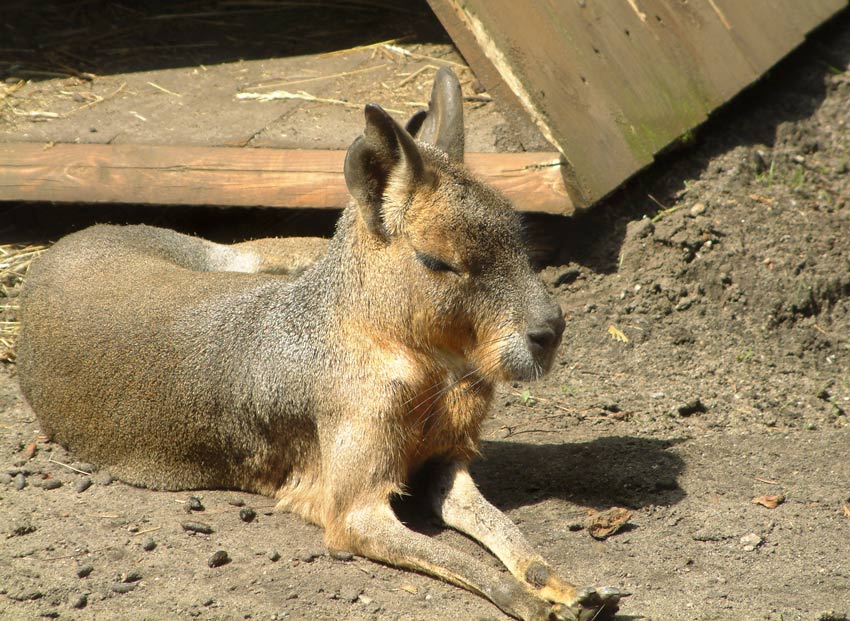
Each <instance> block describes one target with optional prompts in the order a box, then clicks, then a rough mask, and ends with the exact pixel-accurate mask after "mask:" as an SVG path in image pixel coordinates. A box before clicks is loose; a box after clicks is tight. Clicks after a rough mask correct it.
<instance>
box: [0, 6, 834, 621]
mask: <svg viewBox="0 0 850 621" xmlns="http://www.w3.org/2000/svg"><path fill="white" fill-rule="evenodd" d="M331 129H332V128H331ZM492 130H493V128H492V127H489V128H488V129H487V132H489V133H487V132H485V133H484V134H481V135H489V136H490V137H491V138H492V140H494V141H495V140H496V133H501V134H504V133H505V131H506V130H505V129H501V130H499V132H493V131H492ZM482 140H483V139H482ZM493 146H494V147H495V146H496V145H495V142H494V145H493ZM57 209H58V208H57V207H56V206H46V205H5V206H2V207H0V234H2V239H0V242H3V243H7V244H8V243H11V242H15V243H18V244H23V243H27V242H40V241H42V240H44V239H47V238H54V239H55V237H56V236H58V235H59V234H61V233H63V232H66V231H68V230H72V229H76V228H80V227H81V226H84V225H86V224H88V223H91V222H93V221H97V220H103V219H111V220H116V219H119V220H120V219H123V220H126V221H139V220H144V221H153V222H156V223H158V224H167V225H172V226H176V227H179V228H181V229H183V230H191V231H199V232H202V233H207V234H210V235H212V236H214V237H217V238H222V237H228V236H230V237H235V238H240V237H248V236H251V235H252V234H256V232H257V231H258V230H260V231H266V232H267V231H275V232H282V233H293V232H303V231H304V230H311V231H313V232H320V233H321V232H328V231H329V229H330V226H331V225H332V222H331V221H330V220H331V219H330V218H327V217H326V218H325V220H322V219H318V220H317V219H311V217H310V216H305V215H303V214H292V213H287V212H285V211H275V212H268V211H257V210H228V211H217V210H214V211H212V212H210V211H207V210H191V209H187V210H180V211H179V213H175V212H174V211H171V212H169V215H163V213H162V210H155V209H151V208H148V209H136V210H128V209H122V210H109V209H107V208H104V207H100V208H94V207H85V206H81V207H76V208H62V210H63V214H62V217H58V215H57ZM246 221H247V223H246ZM252 223H253V226H252ZM311 227H312V228H311ZM528 229H529V236H530V240H531V244H532V246H533V249H534V256H535V258H536V260H538V261H539V262H540V263H541V264H542V265H543V266H544V267H543V270H542V275H543V278H544V280H545V282H546V283H547V285H548V286H549V287H550V288H551V290H552V292H553V293H554V295H555V296H557V299H558V300H559V302H560V303H561V304H562V306H563V308H564V310H565V313H566V316H567V319H568V327H567V332H566V334H565V338H564V342H563V344H562V346H561V351H560V355H559V363H558V364H557V366H556V368H555V369H554V370H553V372H552V373H551V374H550V375H549V376H547V377H546V378H544V379H543V380H542V381H539V382H537V383H534V384H528V385H526V384H516V385H508V386H504V387H502V389H501V391H500V393H499V396H498V399H497V401H496V404H495V407H494V409H493V412H492V416H491V418H490V419H489V421H488V422H487V424H486V427H485V432H484V439H483V444H482V452H483V459H482V460H480V462H478V464H477V465H476V467H475V475H476V478H477V481H478V482H479V484H480V487H481V488H482V490H483V492H484V493H485V495H486V496H487V497H489V498H490V499H491V500H492V501H493V502H494V503H495V504H496V505H498V506H499V507H501V508H502V509H503V510H505V511H506V512H507V513H508V514H509V515H510V516H511V518H512V519H513V520H514V521H515V522H516V523H518V524H519V526H520V528H521V529H522V530H523V531H524V532H525V533H526V534H527V535H528V537H529V539H530V540H531V541H532V542H533V543H534V544H535V545H536V546H537V548H538V549H539V550H540V551H541V552H542V553H543V554H544V556H546V557H547V558H548V559H550V560H551V562H552V563H553V564H554V565H555V566H556V567H558V568H559V569H560V570H562V572H563V574H565V575H566V576H567V577H569V578H571V579H573V580H574V581H575V582H577V583H579V584H581V585H584V584H596V585H605V584H613V585H617V586H621V587H623V588H625V589H626V590H628V591H630V592H632V593H633V595H632V596H631V597H629V598H627V599H626V600H624V602H623V604H622V606H621V614H620V615H619V616H618V619H622V620H624V621H625V620H627V619H644V620H646V619H652V620H655V621H659V620H664V621H668V620H671V621H675V620H688V621H690V620H705V621H717V620H727V619H728V620H750V619H752V620H770V621H780V620H782V621H796V620H800V621H839V620H844V621H846V620H847V619H848V615H850V424H848V419H849V418H850V241H848V235H850V15H848V14H847V12H845V13H844V14H843V15H842V16H840V17H839V18H838V19H837V20H834V21H833V22H832V23H831V24H829V25H827V26H826V27H825V28H822V29H821V30H820V31H818V32H817V33H815V34H814V35H813V36H812V37H811V39H810V41H809V42H808V43H807V44H805V46H804V47H803V48H802V49H801V50H798V51H797V52H795V53H794V54H793V55H792V56H791V57H790V58H788V59H786V60H785V61H783V62H782V63H781V64H780V65H779V66H778V67H777V68H775V69H774V70H773V71H772V72H771V74H770V75H768V76H767V77H766V78H765V79H764V80H762V82H761V83H760V84H758V85H757V86H755V87H754V88H752V89H750V90H749V91H748V92H747V93H745V94H743V95H742V96H740V97H739V98H737V99H736V100H735V101H734V102H733V103H732V104H731V105H729V106H727V108H726V109H724V110H723V111H722V112H720V113H719V114H717V115H716V116H715V118H713V119H712V120H711V121H710V122H709V123H708V124H706V125H705V126H704V127H703V128H701V129H700V130H699V131H698V132H696V133H695V135H694V136H691V137H689V140H688V141H687V142H686V144H683V145H681V146H680V147H679V148H677V149H675V150H673V151H671V152H670V153H668V154H666V155H665V156H663V157H661V158H660V159H659V161H658V162H657V163H656V164H655V165H654V166H653V167H652V168H651V169H649V170H648V171H645V172H644V173H643V174H641V175H639V176H638V177H637V178H636V179H633V180H632V181H630V182H629V183H628V184H627V185H626V187H625V188H624V189H623V190H621V191H620V192H618V193H617V194H616V195H615V196H613V197H611V198H610V199H609V200H607V201H606V202H605V203H604V204H602V205H600V206H599V207H597V208H596V209H595V210H593V211H592V212H590V213H588V214H586V215H585V216H582V217H578V218H575V219H573V220H569V221H562V220H558V219H554V218H542V217H539V216H538V217H529V219H528ZM3 284H4V285H6V286H7V289H4V292H5V295H7V296H14V294H15V287H14V286H13V285H16V283H13V282H6V283H3ZM13 302H14V298H13V297H9V298H8V299H7V300H6V303H7V305H12V306H13ZM6 312H7V313H12V311H9V310H8V309H7V311H6ZM7 316H8V317H12V318H13V315H12V314H8V315H7ZM0 426H2V428H3V430H4V433H3V435H2V438H0V465H1V466H2V467H0V530H2V535H0V617H2V618H3V619H37V618H41V617H45V618H61V619H80V620H83V619H98V620H99V621H100V620H109V619H192V618H197V619H210V620H212V619H222V620H224V619H228V620H229V619H298V620H300V619H304V620H307V619H311V620H312V619H350V620H383V619H399V620H404V621H413V620H434V619H445V620H452V621H455V620H456V621H461V620H464V621H465V620H467V619H481V620H483V619H502V618H504V617H503V616H502V615H501V613H500V612H499V611H498V610H497V609H496V608H495V607H494V606H492V605H490V604H489V603H488V602H486V601H485V600H483V599H481V598H478V597H476V596H473V595H471V594H469V593H466V592H464V591H462V590H460V589H458V588H455V587H452V586H449V585H446V584H443V583H440V582H438V581H436V580H433V579H431V578H427V577H424V576H421V575H417V574H413V573H409V572H405V571H400V570H396V569H393V568H389V567H384V566H381V565H378V564H375V563H372V562H370V561H367V560H364V559H361V558H354V559H353V560H348V561H342V560H335V559H332V558H331V557H329V556H328V555H327V553H326V551H325V550H324V548H323V545H322V536H321V532H320V531H319V529H317V528H315V527H313V526H310V525H308V524H306V523H304V522H303V521H301V520H300V519H298V518H295V517H293V516H291V515H287V514H274V513H272V511H271V507H272V502H271V501H270V500H269V499H266V498H263V497H258V496H252V495H250V494H243V493H238V492H231V491H209V490H201V491H198V492H195V493H166V492H156V491H151V490H145V489H137V488H134V487H130V486H128V485H125V484H123V483H121V482H119V481H113V480H112V479H111V477H110V476H109V474H108V473H107V472H104V471H97V470H95V471H94V472H93V473H91V474H86V472H85V471H88V470H90V469H91V466H88V465H86V464H80V463H78V462H77V461H76V460H75V458H74V456H73V455H70V454H68V453H67V452H66V451H64V450H63V449H62V448H61V447H59V446H56V445H52V444H48V443H45V442H43V441H42V440H41V439H40V438H39V433H40V432H39V425H38V422H37V421H36V419H35V418H34V416H33V414H32V412H31V410H30V409H29V408H28V407H27V405H26V404H25V403H23V401H22V399H21V395H20V392H19V390H18V386H17V381H16V379H15V366H14V363H13V362H6V363H4V364H3V365H0ZM33 442H35V445H34V449H33V448H32V446H33V445H32V443H33ZM86 481H90V482H91V485H90V486H89V487H87V488H84V487H85V482H86ZM54 482H58V483H59V484H60V485H58V486H56V485H57V484H56V483H54ZM22 484H23V487H21V485H22ZM19 488H20V489H19ZM190 496H196V497H197V498H199V499H200V504H201V505H202V506H203V509H202V510H198V511H191V512H190V506H191V502H192V501H190ZM764 496H782V497H784V501H783V502H781V503H780V504H778V505H777V506H775V507H774V508H768V507H766V506H762V505H761V504H756V503H754V502H753V499H755V498H758V497H764ZM241 503H244V504H245V507H252V508H253V509H254V510H255V511H256V519H254V520H253V521H245V520H243V519H241V518H240V513H243V514H244V512H243V509H244V508H245V507H243V506H240V505H241ZM768 504H770V503H768ZM615 506H616V507H624V508H627V509H628V510H630V511H631V518H630V521H629V523H628V525H627V526H626V527H625V528H623V529H622V530H620V531H619V532H617V533H616V534H614V535H612V536H610V537H608V538H607V539H605V540H597V539H594V538H593V537H591V536H590V534H589V532H588V529H587V528H586V519H587V517H588V514H589V512H592V511H593V510H603V509H608V508H610V507H615ZM406 509H407V511H406V513H405V515H407V516H409V518H410V519H411V520H412V521H413V522H414V524H415V525H416V526H417V528H420V529H422V530H424V531H425V532H428V533H433V534H434V536H436V537H438V538H440V539H442V540H445V541H449V542H451V543H452V544H453V545H456V546H458V547H459V548H462V549H464V550H466V551H468V552H469V553H471V554H474V555H475V556H477V557H479V558H481V559H482V560H484V561H486V562H494V561H493V560H492V558H491V557H490V556H489V555H488V554H487V553H485V552H483V551H482V550H481V549H480V548H479V547H477V546H476V545H475V544H473V543H472V542H470V541H469V540H467V539H466V538H464V537H461V536H459V535H457V534H455V533H452V532H447V531H443V530H440V529H439V527H438V526H437V525H435V524H433V523H431V522H430V521H429V520H428V519H427V517H425V516H422V515H417V513H416V511H415V507H407V508H406ZM188 521H192V522H202V523H205V524H207V525H209V526H210V527H211V530H212V532H211V533H209V534H201V533H192V532H188V531H186V530H185V529H184V527H183V526H182V524H183V523H185V522H188ZM218 550H225V551H226V552H227V553H228V555H229V557H230V559H231V561H230V562H229V563H227V564H224V565H222V566H219V567H214V568H213V567H210V565H209V563H208V561H209V559H210V558H211V557H212V555H213V554H214V553H215V552H216V551H218Z"/></svg>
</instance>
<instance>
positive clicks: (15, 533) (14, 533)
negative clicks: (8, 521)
mask: <svg viewBox="0 0 850 621" xmlns="http://www.w3.org/2000/svg"><path fill="white" fill-rule="evenodd" d="M36 530H37V527H36V526H34V525H33V524H31V523H30V522H23V523H21V524H16V525H14V526H13V527H12V528H11V529H9V534H8V535H7V538H8V539H11V538H12V537H23V536H24V535H29V534H30V533H34V532H35V531H36Z"/></svg>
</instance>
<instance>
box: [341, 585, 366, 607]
mask: <svg viewBox="0 0 850 621" xmlns="http://www.w3.org/2000/svg"><path fill="white" fill-rule="evenodd" d="M362 592H363V591H362V590H360V589H358V588H357V587H342V588H341V589H340V590H339V594H338V595H337V598H338V599H341V600H342V601H344V602H348V603H350V604H353V603H354V602H356V601H357V599H358V598H359V597H360V594H361V593H362Z"/></svg>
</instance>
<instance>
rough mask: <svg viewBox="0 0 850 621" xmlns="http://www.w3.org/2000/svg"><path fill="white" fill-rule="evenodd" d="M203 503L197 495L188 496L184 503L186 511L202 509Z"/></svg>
mask: <svg viewBox="0 0 850 621" xmlns="http://www.w3.org/2000/svg"><path fill="white" fill-rule="evenodd" d="M203 510H204V505H203V504H201V499H200V498H198V497H197V496H189V500H188V502H187V503H186V511H203Z"/></svg>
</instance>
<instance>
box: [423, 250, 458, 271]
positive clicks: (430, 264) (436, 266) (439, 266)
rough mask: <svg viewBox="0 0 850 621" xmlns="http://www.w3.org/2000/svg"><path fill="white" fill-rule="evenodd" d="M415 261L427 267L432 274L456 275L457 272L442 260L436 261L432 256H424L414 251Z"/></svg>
mask: <svg viewBox="0 0 850 621" xmlns="http://www.w3.org/2000/svg"><path fill="white" fill-rule="evenodd" d="M416 259H417V260H418V261H419V262H420V263H421V264H422V265H424V266H425V267H427V268H428V269H429V270H431V271H432V272H454V273H455V274H457V273H458V270H457V269H456V268H454V267H452V266H451V265H449V264H448V263H446V262H445V261H443V260H442V259H438V258H437V257H435V256H434V255H431V254H425V253H424V252H419V251H418V250H417V251H416Z"/></svg>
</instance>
